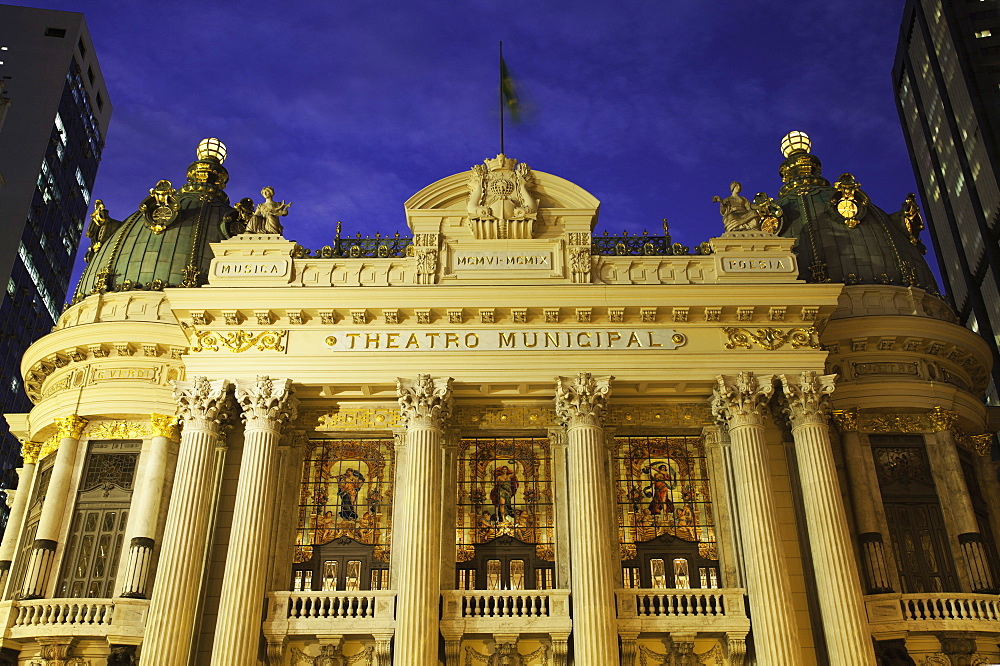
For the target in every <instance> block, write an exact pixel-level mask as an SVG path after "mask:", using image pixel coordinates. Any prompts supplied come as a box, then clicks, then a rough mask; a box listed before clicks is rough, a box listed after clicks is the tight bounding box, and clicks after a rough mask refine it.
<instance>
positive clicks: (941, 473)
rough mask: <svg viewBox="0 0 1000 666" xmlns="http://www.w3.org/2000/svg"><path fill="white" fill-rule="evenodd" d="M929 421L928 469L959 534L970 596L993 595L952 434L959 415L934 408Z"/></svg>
mask: <svg viewBox="0 0 1000 666" xmlns="http://www.w3.org/2000/svg"><path fill="white" fill-rule="evenodd" d="M928 417H929V418H930V422H931V427H932V428H933V429H934V431H935V432H934V435H933V436H932V437H931V441H930V442H928V444H930V446H928V447H927V454H928V457H929V458H930V463H931V469H933V470H934V483H935V484H936V485H937V487H938V497H940V498H941V500H942V502H946V503H947V505H948V509H950V511H951V515H952V519H953V520H954V523H955V530H956V531H957V532H958V543H959V544H960V545H961V547H962V555H963V556H964V558H965V566H966V571H967V572H968V575H969V584H970V586H971V587H972V591H973V592H986V593H994V592H996V591H997V586H996V583H995V582H994V580H993V572H992V571H991V569H990V562H989V556H988V555H987V551H986V549H985V548H984V547H983V535H982V534H981V533H980V531H979V520H978V519H977V518H976V511H975V509H974V508H973V507H972V498H971V497H970V495H969V486H968V484H967V483H966V482H965V474H964V473H963V472H962V461H961V459H960V458H959V457H958V449H957V448H956V443H955V432H954V430H955V427H956V424H957V423H958V414H957V413H956V412H953V411H949V410H946V409H941V408H940V407H935V408H934V410H933V411H931V412H930V413H929V414H928Z"/></svg>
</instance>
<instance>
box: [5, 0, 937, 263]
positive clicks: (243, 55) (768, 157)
mask: <svg viewBox="0 0 1000 666" xmlns="http://www.w3.org/2000/svg"><path fill="white" fill-rule="evenodd" d="M23 4H26V5H30V6H36V7H45V8H50V9H63V10H69V11H80V12H83V13H84V14H85V15H86V18H87V23H88V25H89V27H90V31H91V34H92V36H93V40H94V47H95V50H96V52H97V54H98V58H99V60H100V63H101V68H102V70H103V72H104V76H105V79H106V82H107V87H108V91H109V94H110V96H111V101H112V103H113V105H114V113H113V115H112V118H111V127H110V130H109V133H108V137H107V146H106V149H105V152H104V160H103V162H102V164H101V168H100V172H99V175H98V179H97V184H96V187H95V190H94V195H95V197H97V198H101V199H103V200H104V202H105V204H106V205H107V206H108V208H109V210H110V212H111V214H112V216H113V217H115V218H118V219H123V218H124V217H125V216H127V215H128V214H129V213H131V212H133V211H134V210H135V209H136V207H137V206H138V204H139V202H140V201H141V200H142V199H143V197H144V196H145V194H146V193H147V191H148V190H149V188H150V187H152V186H153V185H154V184H155V183H156V181H157V180H159V179H161V178H166V179H169V180H171V181H173V183H174V185H175V186H177V187H179V186H180V184H181V183H183V181H184V172H185V168H186V166H187V164H188V163H189V162H191V161H192V159H193V157H194V148H195V146H196V145H197V143H198V141H199V140H200V139H202V138H204V137H208V136H216V137H218V138H220V139H222V141H223V142H225V143H226V145H227V146H228V148H229V159H228V160H227V161H226V167H227V168H228V169H229V172H230V176H231V180H230V184H229V188H228V192H229V195H230V197H231V199H233V200H236V199H239V198H241V197H244V196H251V197H253V198H254V199H255V200H256V201H259V200H260V194H259V192H260V188H261V187H262V186H264V185H271V186H273V187H274V188H275V190H276V198H278V199H284V200H286V201H292V202H294V205H293V206H292V208H291V212H290V215H289V216H288V217H287V218H285V226H286V236H287V237H288V238H291V239H294V240H297V241H299V242H300V243H301V244H302V245H304V246H306V247H309V248H317V247H320V246H322V245H325V244H327V243H329V242H330V240H331V239H332V237H333V234H334V228H335V225H336V222H337V221H338V220H342V221H343V225H344V232H345V233H350V234H353V233H355V232H358V231H360V232H362V233H364V234H374V233H375V232H376V231H379V232H381V233H383V234H385V233H388V234H391V233H393V232H396V231H399V232H400V233H402V234H405V235H408V230H407V228H406V223H405V217H404V214H403V202H404V201H405V200H406V199H407V198H409V197H410V196H411V195H412V194H413V193H414V192H416V191H418V190H420V189H421V188H423V187H424V186H426V185H428V184H430V183H432V182H434V181H436V180H438V179H440V178H443V177H445V176H448V175H450V174H453V173H456V172H459V171H465V170H467V169H468V168H469V167H470V166H471V165H473V164H475V163H478V162H481V161H482V160H483V159H485V158H488V157H492V156H494V155H496V153H497V152H498V129H497V125H498V114H499V112H498V108H497V77H498V75H497V42H498V41H499V40H501V39H502V40H503V41H504V52H505V55H506V59H507V63H508V65H509V67H510V70H511V72H512V74H513V76H514V78H515V80H516V82H517V83H518V85H519V92H520V94H521V97H522V99H523V101H525V102H526V103H527V104H528V105H530V106H529V113H528V118H527V119H526V120H525V121H524V122H522V123H521V124H519V125H508V129H507V137H506V138H507V141H506V144H507V145H506V148H507V151H506V152H507V154H508V156H510V157H514V158H516V159H518V160H520V161H524V162H527V163H528V164H529V165H530V166H531V167H532V168H533V169H535V170H537V171H545V172H549V173H553V174H556V175H559V176H562V177H563V178H567V179H569V180H571V181H573V182H575V183H577V184H578V185H580V186H581V187H583V188H584V189H586V190H588V191H590V192H591V193H592V194H594V195H595V196H596V197H597V198H598V199H600V200H601V214H600V220H599V222H598V227H597V231H598V232H603V231H604V230H608V231H610V232H611V233H612V234H618V233H621V231H622V230H623V229H627V230H628V231H629V232H630V233H632V232H641V231H642V230H643V229H648V230H649V231H650V233H660V229H661V223H660V220H661V218H664V217H666V218H668V219H669V221H670V228H671V232H672V234H673V235H674V240H679V241H681V242H683V243H685V244H688V245H692V246H693V245H695V244H697V243H699V242H701V241H703V240H706V239H707V238H709V237H710V236H713V235H718V234H719V233H720V232H721V231H722V226H721V220H720V217H719V212H718V206H717V204H713V203H712V201H711V199H712V196H713V195H726V194H728V185H729V181H730V180H734V179H735V180H739V181H742V183H743V189H744V193H746V194H748V195H749V196H751V197H752V196H753V193H754V192H758V191H766V192H768V193H769V194H771V195H772V196H776V195H777V191H778V188H779V187H780V184H781V183H780V179H779V177H778V173H777V169H778V165H779V164H780V162H781V159H782V158H781V154H780V152H779V150H778V143H779V140H780V139H781V137H782V136H783V135H784V134H785V133H786V132H788V131H789V130H803V131H805V132H807V133H808V134H809V135H810V136H811V137H812V138H813V152H814V153H815V154H816V155H817V156H818V157H819V158H820V159H821V160H822V162H823V166H824V175H825V176H826V177H827V178H829V179H830V180H836V178H837V177H838V176H839V175H840V174H841V173H842V172H844V171H850V172H851V173H853V174H854V176H855V177H856V178H857V180H858V181H859V182H860V183H861V185H862V188H863V189H864V190H865V191H866V192H867V193H868V194H869V195H870V196H871V198H872V200H873V202H874V203H875V204H876V205H878V206H880V207H882V208H884V209H886V210H888V211H889V212H892V211H895V210H898V209H899V207H900V205H901V203H902V202H903V200H904V198H905V197H906V194H907V193H908V192H912V191H915V184H914V178H913V172H912V169H911V167H910V162H909V159H908V157H907V155H906V148H905V144H904V141H903V134H902V131H901V129H900V126H899V119H898V116H897V113H896V109H895V105H894V102H893V96H892V92H893V88H892V81H891V76H890V70H891V67H892V61H893V56H894V53H895V48H896V40H897V37H898V33H899V23H900V20H901V17H902V9H903V0H875V1H873V0H840V1H839V2H835V3H831V2H820V1H813V0H807V1H802V0H800V1H797V2H779V1H776V0H740V1H736V0H725V1H721V2H720V1H717V2H699V1H681V0H659V1H657V2H654V1H651V0H644V1H641V2H637V1H633V0H619V1H616V2H595V1H588V0H576V1H575V2H563V1H561V0H559V1H551V2H537V1H536V2H522V1H520V0H513V1H507V2H496V1H484V0H463V1H460V2H448V3H444V2H439V3H432V2H412V1H409V2H397V1H395V0H391V1H388V2H358V1H354V2H345V1H340V2H322V3H321V2H257V1H256V0H251V1H247V2H240V3H235V2H214V3H203V2H170V3H147V2H131V1H101V0H91V1H88V2H81V1H79V0H77V1H72V0H65V1H64V0H47V1H45V2H37V3H36V2H26V3H23ZM925 240H926V241H927V243H928V244H929V238H925ZM80 254H81V255H82V254H83V253H82V252H81V253H80ZM78 270H79V269H78ZM74 282H75V279H74Z"/></svg>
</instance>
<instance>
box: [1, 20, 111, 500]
mask: <svg viewBox="0 0 1000 666" xmlns="http://www.w3.org/2000/svg"><path fill="white" fill-rule="evenodd" d="M110 118H111V102H110V100H109V98H108V92H107V90H106V89H105V86H104V79H103V77H102V75H101V68H100V66H99V65H98V62H97V55H96V53H95V52H94V48H93V44H92V42H91V39H90V33H89V32H88V31H87V25H86V23H85V22H84V20H83V15H82V14H76V13H70V12H60V11H51V10H43V9H30V8H27V7H13V6H10V5H0V234H3V238H4V239H5V240H4V242H3V243H0V280H3V283H4V291H3V293H2V294H0V321H2V322H4V325H3V330H2V332H0V377H3V378H4V379H3V382H0V410H2V411H3V412H12V411H24V410H26V409H28V408H29V407H30V406H31V402H30V401H29V400H28V398H27V396H26V395H25V392H24V387H23V384H22V381H21V378H20V377H19V373H18V364H19V363H20V361H21V356H22V355H23V354H24V351H25V350H26V349H27V348H28V346H29V345H30V344H31V343H32V342H34V341H35V340H37V339H38V338H39V337H41V336H42V335H43V334H45V333H47V332H48V331H50V330H51V329H52V327H53V326H54V325H55V323H56V321H57V320H58V318H59V315H60V313H61V311H62V307H63V304H64V303H65V302H66V292H67V290H68V288H69V278H70V273H71V272H72V269H73V260H74V258H75V256H76V249H77V245H79V242H80V236H81V234H82V231H83V222H84V219H85V218H86V217H87V210H88V208H89V206H90V203H91V201H90V199H91V191H92V189H93V186H94V179H95V178H96V176H97V167H98V164H99V163H100V161H101V152H102V150H103V149H104V137H105V135H106V134H107V131H108V121H109V119H110ZM18 453H19V451H18V442H17V439H16V438H15V437H14V436H12V435H10V434H9V433H8V431H7V427H6V424H3V425H2V426H0V474H2V477H0V486H2V487H5V488H9V487H12V486H14V485H16V481H17V477H16V475H15V474H14V469H15V468H16V467H17V466H18V465H19V464H20V459H19V457H18ZM6 515H7V513H6V507H4V510H3V512H2V516H3V519H4V520H6Z"/></svg>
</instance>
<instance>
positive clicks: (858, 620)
mask: <svg viewBox="0 0 1000 666" xmlns="http://www.w3.org/2000/svg"><path fill="white" fill-rule="evenodd" d="M835 378H836V375H822V376H821V375H818V374H817V373H815V372H812V371H806V372H803V373H802V375H801V376H800V377H797V378H790V377H787V376H785V375H782V376H781V385H782V387H783V388H784V393H785V397H786V398H787V399H788V415H789V417H790V418H791V421H792V437H793V438H794V440H795V452H796V455H797V457H798V461H799V478H800V480H801V482H802V498H803V503H804V504H805V510H806V525H807V527H808V530H809V548H810V551H811V552H812V556H813V566H814V567H815V569H816V589H817V593H818V595H819V608H820V614H821V616H822V626H823V633H824V634H825V635H826V649H827V651H828V652H829V657H830V663H831V664H844V665H845V666H849V665H852V664H857V665H859V666H860V665H870V666H874V665H875V651H874V649H873V648H872V639H871V634H870V633H869V632H868V621H867V616H866V614H865V609H864V605H863V602H862V598H861V580H860V578H859V576H858V568H857V563H856V562H855V561H854V553H853V551H852V549H851V536H850V531H849V530H848V528H847V514H846V513H845V511H844V502H843V498H842V497H841V495H840V485H839V484H838V482H837V469H836V466H835V464H834V461H833V451H832V450H831V448H830V430H829V426H828V418H829V414H830V411H831V405H830V394H831V393H833V380H834V379H835Z"/></svg>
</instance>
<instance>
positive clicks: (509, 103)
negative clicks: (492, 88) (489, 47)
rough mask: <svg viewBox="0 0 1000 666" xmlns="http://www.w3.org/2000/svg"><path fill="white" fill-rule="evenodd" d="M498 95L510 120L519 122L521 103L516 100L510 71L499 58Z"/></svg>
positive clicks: (515, 91) (504, 61)
mask: <svg viewBox="0 0 1000 666" xmlns="http://www.w3.org/2000/svg"><path fill="white" fill-rule="evenodd" d="M500 95H501V97H502V98H503V103H504V105H505V106H506V107H507V111H509V112H510V118H511V120H513V121H514V122H515V123H516V122H520V120H521V102H520V101H519V100H518V99H517V90H516V89H515V88H514V79H512V78H510V70H508V69H507V61H506V60H504V59H503V56H501V57H500Z"/></svg>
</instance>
